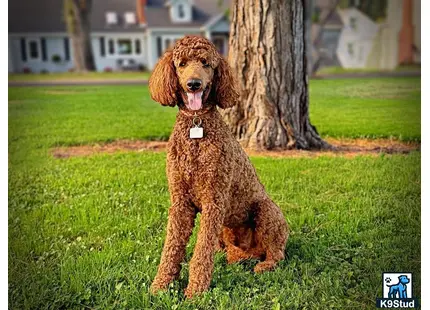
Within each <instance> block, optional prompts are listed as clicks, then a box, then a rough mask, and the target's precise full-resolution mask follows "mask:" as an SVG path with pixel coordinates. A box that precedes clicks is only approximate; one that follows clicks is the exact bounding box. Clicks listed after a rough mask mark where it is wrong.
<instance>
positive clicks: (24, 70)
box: [22, 67, 31, 73]
mask: <svg viewBox="0 0 430 310" xmlns="http://www.w3.org/2000/svg"><path fill="white" fill-rule="evenodd" d="M22 72H23V73H31V69H30V68H29V67H25V68H24V69H22Z"/></svg>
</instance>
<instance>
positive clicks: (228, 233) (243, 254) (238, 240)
mask: <svg viewBox="0 0 430 310" xmlns="http://www.w3.org/2000/svg"><path fill="white" fill-rule="evenodd" d="M240 228H241V229H240ZM240 228H239V229H231V228H228V227H224V228H223V241H224V244H225V249H226V254H227V263H228V264H233V263H237V262H240V261H242V260H246V259H250V258H261V256H262V255H263V254H265V253H264V252H263V251H262V249H261V248H256V247H255V246H256V245H255V244H254V242H253V241H254V240H253V237H254V234H255V232H254V231H253V230H252V229H251V228H250V227H246V226H243V227H240Z"/></svg>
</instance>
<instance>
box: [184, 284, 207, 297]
mask: <svg viewBox="0 0 430 310" xmlns="http://www.w3.org/2000/svg"><path fill="white" fill-rule="evenodd" d="M203 291H204V290H203V289H197V288H193V287H190V286H188V287H187V288H186V289H185V292H184V294H185V297H186V298H188V299H190V298H193V297H194V296H196V295H199V294H201V293H202V292H203Z"/></svg>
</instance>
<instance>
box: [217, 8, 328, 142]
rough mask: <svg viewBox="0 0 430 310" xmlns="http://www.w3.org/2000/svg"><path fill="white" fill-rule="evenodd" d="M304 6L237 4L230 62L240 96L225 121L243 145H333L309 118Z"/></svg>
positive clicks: (226, 114) (233, 13)
mask: <svg viewBox="0 0 430 310" xmlns="http://www.w3.org/2000/svg"><path fill="white" fill-rule="evenodd" d="M304 2H305V0H289V1H277V0H260V1H254V0H236V1H235V2H234V3H233V10H232V21H231V29H230V49H229V50H230V54H229V60H230V65H231V66H232V68H233V72H234V73H235V75H236V77H237V79H238V86H239V91H240V97H241V98H240V102H239V104H238V105H237V106H235V107H233V108H232V109H230V110H226V111H225V112H224V118H225V120H226V122H227V123H228V124H229V126H230V128H231V130H232V132H233V133H234V135H235V136H236V137H237V139H238V140H239V142H241V144H242V145H243V146H244V147H249V148H253V149H273V148H283V149H285V148H289V149H292V148H297V149H311V148H329V147H330V145H329V144H327V143H326V142H325V141H323V140H322V139H321V138H320V136H319V135H318V132H317V131H316V128H315V127H314V126H312V125H311V123H310V120H309V93H308V75H307V70H306V68H307V62H306V52H305V50H306V49H305V29H304V14H305V13H304Z"/></svg>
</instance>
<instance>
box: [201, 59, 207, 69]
mask: <svg viewBox="0 0 430 310" xmlns="http://www.w3.org/2000/svg"><path fill="white" fill-rule="evenodd" d="M202 64H203V67H205V68H207V67H209V64H208V63H207V62H206V59H202Z"/></svg>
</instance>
